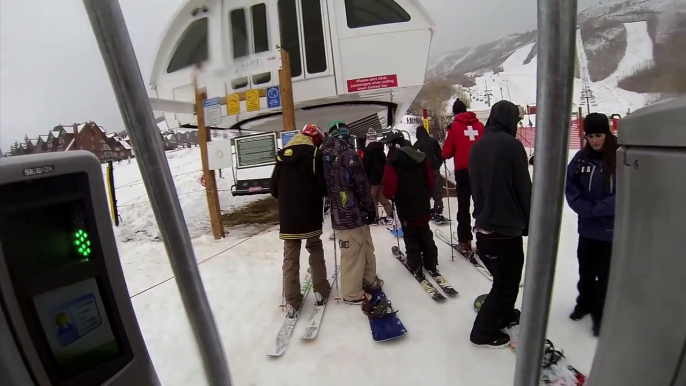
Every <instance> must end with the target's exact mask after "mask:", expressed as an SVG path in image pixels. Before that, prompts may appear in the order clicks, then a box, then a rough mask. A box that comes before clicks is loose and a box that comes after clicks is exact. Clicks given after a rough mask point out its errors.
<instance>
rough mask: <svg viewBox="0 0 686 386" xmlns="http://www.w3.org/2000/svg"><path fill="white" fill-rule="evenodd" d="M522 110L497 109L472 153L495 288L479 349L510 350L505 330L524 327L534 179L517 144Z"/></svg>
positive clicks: (484, 311)
mask: <svg viewBox="0 0 686 386" xmlns="http://www.w3.org/2000/svg"><path fill="white" fill-rule="evenodd" d="M519 120H520V115H519V109H518V108H517V106H515V105H514V104H512V103H511V102H508V101H500V102H498V103H496V104H495V105H493V108H492V109H491V115H490V117H489V118H488V122H487V123H486V129H485V133H484V135H483V137H482V138H481V139H480V140H479V141H477V142H476V143H475V144H474V145H473V146H472V149H471V151H470V153H469V176H470V178H471V187H472V194H473V196H474V218H475V219H476V226H475V228H476V240H477V250H478V253H479V256H480V257H481V260H482V261H483V262H484V264H485V265H486V266H487V268H488V269H489V271H490V272H491V274H492V275H493V286H492V287H491V292H490V293H489V294H488V297H487V298H486V300H485V302H484V303H483V305H482V308H481V310H480V311H479V314H478V315H477V317H476V320H475V321H474V326H473V328H472V332H471V335H470V337H469V339H470V340H471V342H472V343H474V344H475V345H479V346H490V347H507V345H508V343H509V342H510V337H509V336H508V335H507V334H505V333H503V332H502V331H501V329H503V328H508V327H511V326H513V325H517V324H519V315H520V312H519V311H518V310H516V309H515V308H514V304H515V301H516V300H517V296H518V294H519V283H520V281H521V278H522V268H523V267H524V247H523V240H522V236H528V229H529V209H530V207H531V177H530V175H529V165H528V162H527V155H526V151H525V150H524V146H523V145H522V143H521V142H519V141H518V140H517V138H516V135H517V123H518V122H519Z"/></svg>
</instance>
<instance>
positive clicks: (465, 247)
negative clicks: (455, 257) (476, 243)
mask: <svg viewBox="0 0 686 386" xmlns="http://www.w3.org/2000/svg"><path fill="white" fill-rule="evenodd" d="M455 249H457V252H458V253H459V254H461V255H462V256H464V257H467V258H469V257H471V256H472V254H473V253H474V250H473V249H472V243H471V242H466V243H458V244H457V248H455Z"/></svg>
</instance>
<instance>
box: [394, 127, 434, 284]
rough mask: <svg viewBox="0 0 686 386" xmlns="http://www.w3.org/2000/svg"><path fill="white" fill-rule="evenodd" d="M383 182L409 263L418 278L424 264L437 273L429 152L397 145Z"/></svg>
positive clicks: (420, 275) (431, 271)
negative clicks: (395, 213)
mask: <svg viewBox="0 0 686 386" xmlns="http://www.w3.org/2000/svg"><path fill="white" fill-rule="evenodd" d="M422 130H424V129H422ZM383 186H384V194H385V195H386V196H387V197H389V198H391V199H392V200H394V201H395V205H396V209H397V210H398V218H399V219H400V224H401V226H402V229H403V233H404V240H405V254H406V256H407V265H408V266H409V267H410V270H411V271H412V273H413V274H414V275H415V277H417V279H419V280H424V272H423V269H422V267H424V268H426V270H427V271H429V273H430V274H431V276H437V275H438V248H437V247H436V243H435V242H434V239H433V232H431V228H430V227H429V220H430V219H431V192H432V190H433V187H434V181H433V173H432V171H431V166H430V165H429V162H428V159H427V157H426V155H425V154H424V153H422V152H420V151H417V150H415V149H413V148H412V147H409V146H404V147H400V148H396V149H395V150H394V151H393V153H392V154H391V157H390V158H389V159H388V163H387V164H386V172H385V173H384V176H383Z"/></svg>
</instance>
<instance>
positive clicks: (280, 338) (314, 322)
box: [267, 269, 338, 357]
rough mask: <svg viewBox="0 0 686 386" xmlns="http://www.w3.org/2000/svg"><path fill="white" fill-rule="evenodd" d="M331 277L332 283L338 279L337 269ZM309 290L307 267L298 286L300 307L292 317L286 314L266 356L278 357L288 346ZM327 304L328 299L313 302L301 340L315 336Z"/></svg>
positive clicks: (309, 276) (309, 274)
mask: <svg viewBox="0 0 686 386" xmlns="http://www.w3.org/2000/svg"><path fill="white" fill-rule="evenodd" d="M333 279H334V283H335V282H336V280H338V271H336V273H334V277H333ZM332 287H333V285H332ZM311 290H312V275H311V273H310V270H309V269H308V270H307V274H306V275H305V282H304V283H303V284H302V286H301V287H300V292H301V293H302V295H303V301H302V303H301V304H300V307H299V308H298V309H297V310H296V311H295V316H294V317H292V318H289V317H288V316H286V318H285V320H284V322H283V324H282V325H281V328H280V329H279V333H278V334H277V335H276V340H275V342H274V347H272V348H271V349H270V350H269V352H268V353H267V356H270V357H280V356H281V355H283V353H284V352H286V347H287V346H288V342H289V341H290V340H291V336H292V335H293V330H294V329H295V324H296V323H297V322H298V319H299V318H300V314H301V312H302V308H303V305H304V304H305V300H307V295H309V293H310V291H311ZM327 304H328V300H326V301H324V303H323V304H321V305H316V304H315V306H314V309H313V310H312V313H311V314H310V316H309V318H308V319H307V327H305V333H304V334H303V336H302V337H301V339H302V340H313V339H315V338H316V337H317V334H318V333H319V327H320V326H321V323H322V319H323V318H324V311H325V310H326V305H327Z"/></svg>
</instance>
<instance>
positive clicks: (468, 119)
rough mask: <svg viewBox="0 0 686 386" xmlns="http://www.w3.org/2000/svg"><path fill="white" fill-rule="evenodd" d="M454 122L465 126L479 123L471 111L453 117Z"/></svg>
mask: <svg viewBox="0 0 686 386" xmlns="http://www.w3.org/2000/svg"><path fill="white" fill-rule="evenodd" d="M455 122H460V123H462V124H464V125H466V126H469V125H473V124H475V123H477V122H479V118H477V117H476V114H475V113H474V112H473V111H467V112H465V113H460V114H457V115H456V116H455Z"/></svg>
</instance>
